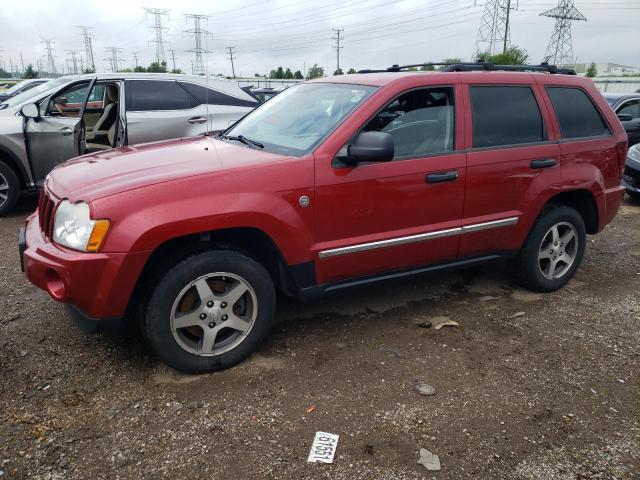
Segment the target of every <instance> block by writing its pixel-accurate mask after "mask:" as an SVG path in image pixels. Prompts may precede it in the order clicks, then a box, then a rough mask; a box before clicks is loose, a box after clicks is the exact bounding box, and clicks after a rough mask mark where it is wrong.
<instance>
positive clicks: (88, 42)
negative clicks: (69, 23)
mask: <svg viewBox="0 0 640 480" xmlns="http://www.w3.org/2000/svg"><path fill="white" fill-rule="evenodd" d="M77 28H79V29H80V31H81V32H82V33H81V35H82V39H83V40H84V57H85V58H86V59H87V68H90V69H91V70H93V71H94V72H95V71H96V63H95V61H94V59H93V41H92V35H91V33H89V30H90V29H91V27H87V26H84V25H80V26H78V27H77ZM82 70H83V71H84V68H83V69H82Z"/></svg>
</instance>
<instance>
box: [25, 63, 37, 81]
mask: <svg viewBox="0 0 640 480" xmlns="http://www.w3.org/2000/svg"><path fill="white" fill-rule="evenodd" d="M38 73H39V72H37V71H35V70H34V69H33V65H31V64H29V65H27V68H25V69H24V73H23V74H22V78H38Z"/></svg>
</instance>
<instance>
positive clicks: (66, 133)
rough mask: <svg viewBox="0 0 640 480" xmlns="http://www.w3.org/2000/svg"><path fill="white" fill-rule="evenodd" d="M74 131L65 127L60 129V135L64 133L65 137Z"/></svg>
mask: <svg viewBox="0 0 640 480" xmlns="http://www.w3.org/2000/svg"><path fill="white" fill-rule="evenodd" d="M72 133H73V130H71V129H70V128H69V127H64V128H61V129H60V135H64V136H65V137H66V136H68V135H71V134H72Z"/></svg>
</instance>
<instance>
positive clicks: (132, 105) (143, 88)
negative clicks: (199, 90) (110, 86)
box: [126, 80, 193, 112]
mask: <svg viewBox="0 0 640 480" xmlns="http://www.w3.org/2000/svg"><path fill="white" fill-rule="evenodd" d="M126 96H127V110H128V111H134V112H145V111H150V110H187V109H189V108H193V100H192V97H191V95H189V93H187V91H186V90H185V89H183V88H181V87H180V85H178V83H177V82H175V81H173V80H170V81H162V80H128V81H127V83H126Z"/></svg>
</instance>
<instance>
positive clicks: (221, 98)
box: [178, 82, 258, 107]
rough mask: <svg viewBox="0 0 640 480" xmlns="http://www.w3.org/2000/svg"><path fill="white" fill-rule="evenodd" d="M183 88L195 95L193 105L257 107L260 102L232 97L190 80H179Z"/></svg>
mask: <svg viewBox="0 0 640 480" xmlns="http://www.w3.org/2000/svg"><path fill="white" fill-rule="evenodd" d="M178 83H179V84H180V86H181V87H182V88H184V89H185V90H186V91H187V92H189V93H190V94H191V96H192V97H193V102H192V106H194V107H197V106H198V105H207V104H209V105H229V106H235V107H255V106H256V105H257V104H258V102H255V101H253V102H252V101H251V100H243V99H240V98H236V97H232V96H231V95H227V94H225V93H222V92H218V91H217V90H212V89H211V88H206V87H204V86H202V85H197V84H195V83H190V82H178Z"/></svg>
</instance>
